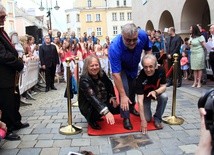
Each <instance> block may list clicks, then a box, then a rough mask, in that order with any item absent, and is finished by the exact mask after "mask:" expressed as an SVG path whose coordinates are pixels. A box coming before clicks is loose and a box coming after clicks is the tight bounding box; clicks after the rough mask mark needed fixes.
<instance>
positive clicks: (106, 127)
mask: <svg viewBox="0 0 214 155" xmlns="http://www.w3.org/2000/svg"><path fill="white" fill-rule="evenodd" d="M130 116H131V117H130V118H131V123H132V126H133V130H126V129H124V128H123V119H122V118H121V117H120V114H118V115H114V118H115V124H114V125H110V124H107V122H106V119H105V118H104V117H103V118H104V121H101V122H98V124H99V125H100V126H101V128H102V129H101V130H94V129H92V128H91V127H90V125H89V126H88V135H91V136H100V135H113V134H121V133H129V132H139V131H140V117H137V116H134V115H132V114H131V115H130ZM147 130H148V131H149V130H156V127H155V126H154V122H153V121H152V122H150V123H148V128H147Z"/></svg>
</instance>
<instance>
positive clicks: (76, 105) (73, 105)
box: [72, 57, 79, 107]
mask: <svg viewBox="0 0 214 155" xmlns="http://www.w3.org/2000/svg"><path fill="white" fill-rule="evenodd" d="M78 61H79V57H75V63H76V65H77V69H76V78H77V79H76V80H77V87H78V88H79V62H78ZM77 95H78V93H77ZM77 98H78V97H77ZM78 106H79V104H78V101H76V102H74V103H73V104H72V107H78Z"/></svg>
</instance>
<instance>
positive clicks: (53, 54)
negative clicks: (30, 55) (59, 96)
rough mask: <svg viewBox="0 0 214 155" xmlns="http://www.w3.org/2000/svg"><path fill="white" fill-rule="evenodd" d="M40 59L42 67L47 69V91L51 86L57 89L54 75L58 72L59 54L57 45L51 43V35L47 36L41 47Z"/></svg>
mask: <svg viewBox="0 0 214 155" xmlns="http://www.w3.org/2000/svg"><path fill="white" fill-rule="evenodd" d="M39 59H40V62H41V67H42V69H44V70H45V81H46V89H45V92H48V91H49V89H50V88H51V89H53V90H57V89H56V87H55V86H54V77H55V72H56V65H57V64H59V56H58V53H57V49H56V46H54V45H53V44H51V41H50V37H49V35H46V36H45V44H43V45H41V46H40V48H39Z"/></svg>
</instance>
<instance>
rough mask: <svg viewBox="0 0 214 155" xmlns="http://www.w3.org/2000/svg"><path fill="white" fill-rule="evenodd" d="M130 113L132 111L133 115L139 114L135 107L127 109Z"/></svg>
mask: <svg viewBox="0 0 214 155" xmlns="http://www.w3.org/2000/svg"><path fill="white" fill-rule="evenodd" d="M129 112H130V113H132V114H133V115H135V116H140V114H139V112H137V110H135V108H133V109H132V110H130V111H129Z"/></svg>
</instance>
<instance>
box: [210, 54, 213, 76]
mask: <svg viewBox="0 0 214 155" xmlns="http://www.w3.org/2000/svg"><path fill="white" fill-rule="evenodd" d="M209 64H210V67H211V69H212V71H213V76H214V52H210V54H209Z"/></svg>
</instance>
